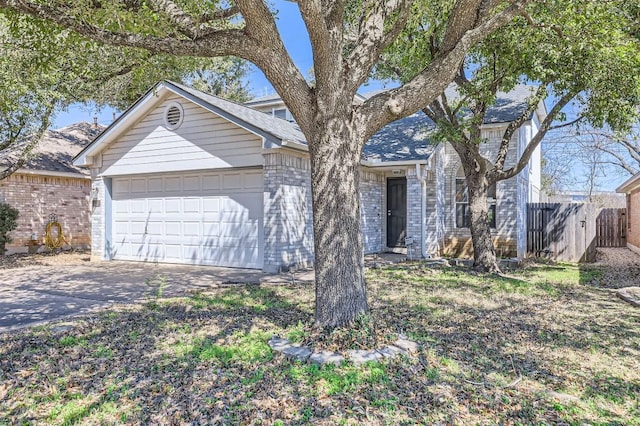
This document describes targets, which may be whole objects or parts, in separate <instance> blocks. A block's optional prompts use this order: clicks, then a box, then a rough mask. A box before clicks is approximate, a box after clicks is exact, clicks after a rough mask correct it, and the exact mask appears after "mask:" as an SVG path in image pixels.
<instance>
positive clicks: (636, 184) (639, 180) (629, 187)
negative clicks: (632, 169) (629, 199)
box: [616, 173, 640, 194]
mask: <svg viewBox="0 0 640 426" xmlns="http://www.w3.org/2000/svg"><path fill="white" fill-rule="evenodd" d="M638 188H640V173H637V174H635V175H633V176H631V177H630V178H629V179H627V180H626V181H624V182H623V183H622V184H621V185H620V186H619V187H617V188H616V192H618V193H622V194H628V193H630V192H631V191H633V190H634V189H638Z"/></svg>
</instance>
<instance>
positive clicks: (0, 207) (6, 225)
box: [0, 203, 18, 255]
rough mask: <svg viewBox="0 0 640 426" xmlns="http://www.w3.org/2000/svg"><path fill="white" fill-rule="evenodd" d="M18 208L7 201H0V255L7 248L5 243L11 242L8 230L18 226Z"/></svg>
mask: <svg viewBox="0 0 640 426" xmlns="http://www.w3.org/2000/svg"><path fill="white" fill-rule="evenodd" d="M17 219H18V210H16V209H14V208H13V207H11V206H10V205H9V204H7V203H0V255H2V254H4V252H5V251H7V249H6V248H5V245H6V244H7V243H10V242H11V237H10V236H9V232H11V231H13V230H14V229H16V227H17V226H18V222H17Z"/></svg>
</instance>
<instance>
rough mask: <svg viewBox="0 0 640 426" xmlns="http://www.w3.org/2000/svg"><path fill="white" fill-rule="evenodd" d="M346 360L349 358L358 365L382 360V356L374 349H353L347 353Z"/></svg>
mask: <svg viewBox="0 0 640 426" xmlns="http://www.w3.org/2000/svg"><path fill="white" fill-rule="evenodd" d="M347 358H349V359H350V360H351V361H352V362H353V363H354V364H356V365H360V364H364V363H365V362H369V361H377V360H379V359H380V358H383V355H382V354H381V353H380V352H378V351H377V350H375V349H374V350H371V351H364V350H360V349H354V350H350V351H347Z"/></svg>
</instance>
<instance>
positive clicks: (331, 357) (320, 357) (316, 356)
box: [309, 351, 344, 365]
mask: <svg viewBox="0 0 640 426" xmlns="http://www.w3.org/2000/svg"><path fill="white" fill-rule="evenodd" d="M309 361H311V362H313V363H314V364H320V365H323V364H334V365H340V364H342V361H344V357H343V356H342V355H340V354H338V353H335V352H331V351H320V352H314V353H313V355H311V356H310V357H309Z"/></svg>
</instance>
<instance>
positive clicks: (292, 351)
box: [281, 345, 312, 362]
mask: <svg viewBox="0 0 640 426" xmlns="http://www.w3.org/2000/svg"><path fill="white" fill-rule="evenodd" d="M281 353H283V354H284V355H285V356H287V357H288V358H293V359H297V360H298V361H302V362H307V360H308V359H309V357H310V356H311V354H312V352H311V350H310V349H309V348H306V347H304V346H294V345H291V346H289V347H288V348H285V349H283V350H282V351H281Z"/></svg>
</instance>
